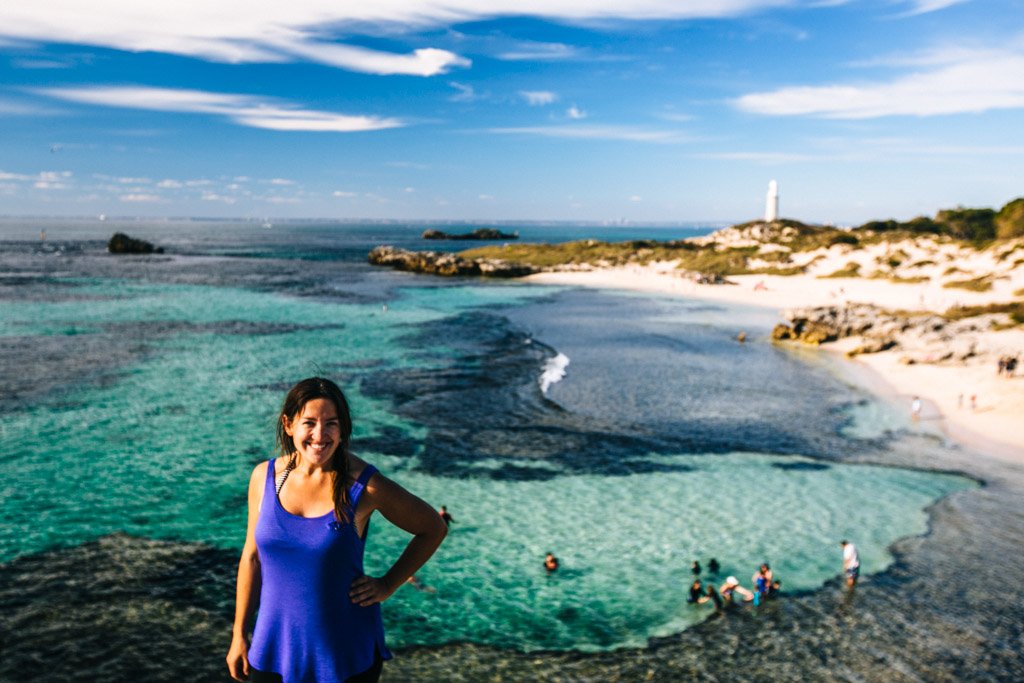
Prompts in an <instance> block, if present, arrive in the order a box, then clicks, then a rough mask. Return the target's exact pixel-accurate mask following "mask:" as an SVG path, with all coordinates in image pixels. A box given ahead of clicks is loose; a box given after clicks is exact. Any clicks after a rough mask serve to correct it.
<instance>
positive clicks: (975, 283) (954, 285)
mask: <svg viewBox="0 0 1024 683" xmlns="http://www.w3.org/2000/svg"><path fill="white" fill-rule="evenodd" d="M942 286H943V287H945V288H946V289H966V290H967V291H969V292H987V291H989V290H990V289H992V276H990V275H983V276H981V277H976V278H973V279H970V280H951V281H949V282H946V283H945V284H943V285H942Z"/></svg>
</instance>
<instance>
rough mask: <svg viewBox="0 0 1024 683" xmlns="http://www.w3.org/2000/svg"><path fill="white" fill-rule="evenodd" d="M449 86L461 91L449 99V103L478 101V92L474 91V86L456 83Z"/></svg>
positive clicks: (450, 83)
mask: <svg viewBox="0 0 1024 683" xmlns="http://www.w3.org/2000/svg"><path fill="white" fill-rule="evenodd" d="M448 85H450V86H452V87H453V88H455V89H456V90H458V91H459V92H458V93H456V94H454V95H452V96H451V97H449V98H448V101H449V102H472V101H473V100H475V99H476V91H474V90H473V86H471V85H466V84H464V83H457V82H455V81H450V82H449V83H448Z"/></svg>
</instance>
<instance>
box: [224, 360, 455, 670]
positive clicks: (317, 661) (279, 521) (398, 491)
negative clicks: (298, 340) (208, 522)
mask: <svg viewBox="0 0 1024 683" xmlns="http://www.w3.org/2000/svg"><path fill="white" fill-rule="evenodd" d="M351 435H352V418H351V416H350V413H349V409H348V401H346V399H345V396H344V394H343V393H342V392H341V389H339V388H338V386H337V385H336V384H335V383H334V382H332V381H330V380H327V379H322V378H319V377H313V378H310V379H305V380H302V381H301V382H299V383H298V384H296V385H295V386H294V387H292V389H291V391H289V392H288V395H287V396H286V397H285V401H284V406H283V407H282V409H281V415H280V421H279V424H278V431H277V436H278V444H279V445H280V446H281V452H282V456H281V457H280V458H276V459H272V460H269V461H267V462H264V463H260V464H259V465H257V466H256V468H255V469H254V470H253V473H252V477H251V479H250V482H249V524H248V531H247V534H246V539H245V546H244V547H243V549H242V558H241V561H240V562H239V567H238V584H237V598H236V605H235V623H234V629H233V633H232V640H231V649H230V651H229V652H228V656H227V664H228V669H229V670H230V672H231V676H232V677H233V678H234V679H235V680H238V681H242V680H246V678H249V677H251V680H253V681H256V682H259V681H266V682H273V681H282V682H283V683H289V682H298V681H308V680H317V681H328V680H330V681H359V682H366V681H376V680H377V679H378V678H379V677H380V673H381V669H382V666H383V662H384V660H386V659H391V653H390V652H389V651H388V648H387V646H386V645H385V643H384V625H383V622H382V620H381V612H380V603H382V602H384V601H385V600H387V599H388V598H389V597H391V595H392V594H393V593H394V592H395V590H396V589H398V588H399V587H400V586H402V584H404V583H405V582H406V581H408V580H409V579H410V578H412V576H413V574H414V573H415V572H416V570H417V569H419V568H420V567H421V566H422V565H423V563H424V562H426V561H427V560H428V559H429V558H430V556H431V555H432V554H433V553H434V551H435V550H436V549H437V547H438V546H439V545H440V544H441V541H442V540H443V539H444V536H445V534H446V527H445V524H444V522H443V521H442V520H441V518H440V517H439V516H438V515H437V513H435V512H434V510H433V508H431V507H430V506H429V505H427V504H426V503H425V502H423V501H422V500H420V499H419V498H417V497H415V496H413V495H412V494H411V493H409V492H408V491H406V490H405V489H403V488H402V487H401V486H399V485H398V484H395V483H393V482H391V481H389V480H388V479H387V478H385V477H384V476H383V475H381V474H380V473H378V472H377V468H375V467H373V466H372V465H369V464H367V463H366V462H364V461H363V460H361V459H359V458H357V457H355V456H353V455H352V454H351V453H349V452H348V446H349V441H350V438H351ZM278 472H280V473H279V474H278ZM374 510H379V511H380V512H381V514H383V515H384V516H385V517H386V518H387V519H388V521H390V522H391V523H392V524H394V525H395V526H397V527H398V528H400V529H402V530H403V531H406V532H408V533H409V534H412V535H413V538H412V539H411V540H410V541H409V542H408V544H407V545H406V547H405V551H404V552H403V553H402V554H401V556H400V557H399V558H398V560H397V561H396V562H395V563H394V564H393V565H392V566H391V569H390V570H388V571H387V573H385V574H384V576H381V577H379V578H376V577H371V576H366V575H365V574H364V573H363V549H364V546H365V543H366V533H367V530H368V527H369V523H370V516H371V515H372V514H373V512H374ZM257 597H258V600H257ZM257 605H258V606H259V617H258V619H257V620H256V625H255V628H254V629H253V632H252V639H251V642H250V637H249V630H250V629H249V622H250V620H251V617H252V614H253V612H254V611H255V609H256V606H257Z"/></svg>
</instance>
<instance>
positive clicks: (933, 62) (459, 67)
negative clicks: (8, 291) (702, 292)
mask: <svg viewBox="0 0 1024 683" xmlns="http://www.w3.org/2000/svg"><path fill="white" fill-rule="evenodd" d="M0 73H2V81H0V83H2V86H0V125H2V126H3V131H4V132H3V135H2V136H0V215H8V216H10V215H22V216H24V215H29V216H32V215H38V216H43V215H45V216H98V215H100V214H105V215H109V216H139V217H153V218H161V217H172V216H174V217H181V216H207V217H219V218H251V219H259V218H263V217H267V218H278V219H287V218H324V219H337V220H359V219H369V220H382V219H394V220H428V221H429V220H433V221H492V222H499V221H516V220H523V221H549V220H550V221H588V222H629V223H634V224H644V223H701V222H707V223H723V222H738V221H744V220H752V219H757V218H760V217H763V216H764V214H765V188H766V187H767V184H768V182H769V181H771V180H773V179H774V180H777V181H778V184H779V186H780V187H782V188H784V189H785V202H784V203H783V205H782V207H781V217H783V218H795V219H799V220H803V221H807V222H820V223H835V224H841V225H843V224H857V223H861V222H864V221H866V220H871V219H885V218H897V219H901V220H905V219H909V218H911V217H913V216H916V215H922V214H924V215H933V214H934V213H935V212H936V211H937V210H939V209H943V208H950V207H953V206H957V205H964V206H990V207H993V208H998V207H999V206H1001V205H1002V204H1004V203H1005V202H1007V201H1009V200H1011V199H1013V198H1015V197H1018V196H1021V195H1024V182H1022V178H1024V173H1022V172H1021V170H1020V167H1021V160H1022V159H1024V142H1022V141H1021V138H1020V131H1021V130H1024V2H1021V1H1020V0H992V1H991V2H985V3H982V2H979V1H978V0H845V1H844V0H834V1H830V2H820V0H718V1H713V0H690V1H685V0H642V1H641V2H633V3H621V2H612V0H588V1H585V2H584V1H581V0H548V1H546V2H543V3H534V2H529V1H525V2H524V1H522V0H521V1H520V2H516V3H511V2H504V1H502V0H491V1H488V2H483V1H482V0H447V1H446V2H445V3H436V2H431V1H429V0H395V1H394V2H388V3H360V4H358V5H353V4H352V3H325V2H323V1H322V0H293V1H292V2H289V3H268V4H266V5H262V4H257V5H253V4H251V3H243V2H240V1H237V0H229V1H222V2H216V1H213V0H211V2H209V3H196V4H192V3H186V4H181V3H177V4H171V3H160V2H147V3H141V4H140V3H136V2H129V0H97V1H96V2H93V3H89V4H88V5H81V4H80V3H74V2H71V0H46V2H42V3H37V2H29V0H11V2H7V3H3V4H2V5H0Z"/></svg>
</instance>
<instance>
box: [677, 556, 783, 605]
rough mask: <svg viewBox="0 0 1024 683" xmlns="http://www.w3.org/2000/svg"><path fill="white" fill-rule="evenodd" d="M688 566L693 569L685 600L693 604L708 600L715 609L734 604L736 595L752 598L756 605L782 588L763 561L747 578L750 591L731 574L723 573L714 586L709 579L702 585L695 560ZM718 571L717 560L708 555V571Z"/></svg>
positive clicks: (700, 603) (716, 572)
mask: <svg viewBox="0 0 1024 683" xmlns="http://www.w3.org/2000/svg"><path fill="white" fill-rule="evenodd" d="M690 570H691V571H692V572H693V575H694V579H693V583H691V584H690V594H689V596H687V598H686V601H687V602H688V603H691V604H697V605H703V604H705V603H709V602H710V603H711V604H712V605H713V606H714V608H715V610H716V611H718V612H721V611H723V610H725V609H726V608H727V607H729V606H731V605H732V604H734V603H735V602H736V596H737V595H739V596H740V597H741V598H742V599H743V600H744V601H746V602H753V603H754V604H755V605H759V604H761V603H762V602H764V601H765V600H767V599H769V598H774V597H776V596H777V595H778V594H779V591H780V590H781V589H782V582H781V581H780V580H778V579H776V578H775V576H774V574H772V570H771V567H769V566H768V563H767V562H764V563H762V564H761V566H760V567H758V569H757V571H756V572H754V575H753V576H752V577H751V578H750V581H751V583H752V584H753V588H754V590H752V591H750V590H747V589H746V588H744V587H743V586H741V585H740V582H739V581H738V580H737V579H736V577H735V576H729V577H727V578H726V579H725V581H724V582H723V583H722V585H721V586H719V587H718V588H717V589H716V588H715V586H714V584H713V583H709V584H708V585H706V586H705V585H704V582H702V581H701V580H700V573H701V571H702V570H701V566H700V561H698V560H694V562H693V564H691V565H690ZM718 571H719V565H718V561H717V560H716V559H715V558H711V561H710V562H708V572H709V573H710V574H711V575H712V576H715V575H717V574H718Z"/></svg>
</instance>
